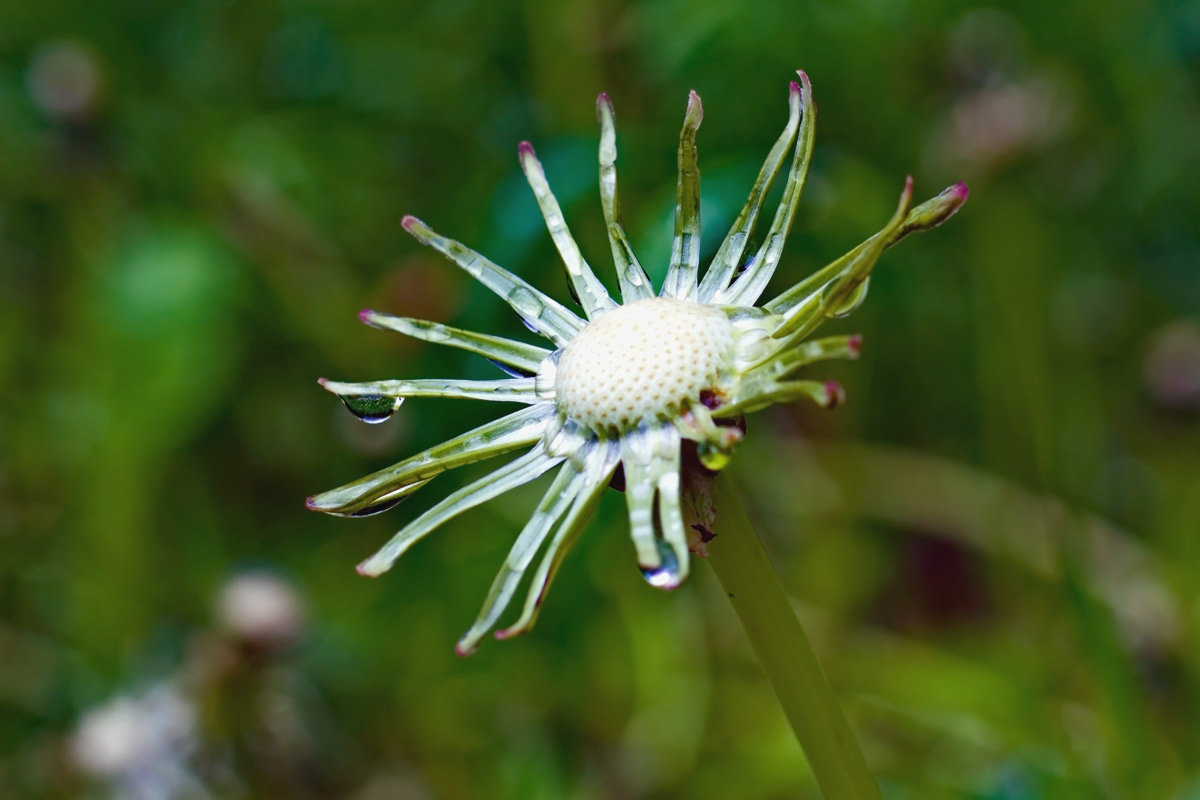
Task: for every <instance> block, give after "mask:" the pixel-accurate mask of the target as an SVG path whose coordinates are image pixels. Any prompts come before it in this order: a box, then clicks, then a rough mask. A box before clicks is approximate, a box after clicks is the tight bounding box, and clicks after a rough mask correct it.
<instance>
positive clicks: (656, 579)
mask: <svg viewBox="0 0 1200 800" xmlns="http://www.w3.org/2000/svg"><path fill="white" fill-rule="evenodd" d="M655 544H657V545H658V554H659V557H660V558H661V559H662V563H661V564H659V565H658V566H657V567H654V568H652V569H648V568H645V567H643V568H642V577H643V578H645V579H646V583H648V584H650V585H651V586H653V587H655V588H656V589H674V588H675V587H677V586H678V585H679V583H680V578H679V559H677V558H675V551H674V550H672V549H671V546H670V545H668V544H667V543H666V542H665V541H663V540H662V539H658V540H656V541H655Z"/></svg>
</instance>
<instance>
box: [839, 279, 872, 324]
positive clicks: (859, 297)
mask: <svg viewBox="0 0 1200 800" xmlns="http://www.w3.org/2000/svg"><path fill="white" fill-rule="evenodd" d="M870 284H871V276H869V275H868V276H867V277H865V278H863V282H862V283H860V284H859V285H858V286H855V287H854V290H853V291H852V292H850V294H849V296H847V297H846V299H845V300H843V301H842V302H841V303H839V304H838V305H836V306H834V307H833V308H832V309H830V311H829V316H831V317H838V318H839V319H840V318H841V317H848V316H850V315H851V314H852V313H854V311H855V310H856V309H857V308H858V307H859V306H861V305H862V304H863V301H864V300H866V299H867V287H869V286H870Z"/></svg>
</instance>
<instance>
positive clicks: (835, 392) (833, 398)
mask: <svg viewBox="0 0 1200 800" xmlns="http://www.w3.org/2000/svg"><path fill="white" fill-rule="evenodd" d="M825 395H826V398H825V407H826V408H837V407H838V406H840V405H841V404H842V403H845V402H846V390H845V389H843V388H842V385H841V384H840V383H838V382H837V381H826V382H825Z"/></svg>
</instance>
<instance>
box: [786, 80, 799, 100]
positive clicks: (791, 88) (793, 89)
mask: <svg viewBox="0 0 1200 800" xmlns="http://www.w3.org/2000/svg"><path fill="white" fill-rule="evenodd" d="M788 94H789V95H792V96H795V95H798V94H800V84H798V83H796V82H795V81H791V82H789V83H788Z"/></svg>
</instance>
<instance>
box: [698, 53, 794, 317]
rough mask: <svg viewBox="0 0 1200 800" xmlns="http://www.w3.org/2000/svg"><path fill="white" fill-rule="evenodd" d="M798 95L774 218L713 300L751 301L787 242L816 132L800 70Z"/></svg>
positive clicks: (773, 267)
mask: <svg viewBox="0 0 1200 800" xmlns="http://www.w3.org/2000/svg"><path fill="white" fill-rule="evenodd" d="M798 74H799V75H800V99H801V106H802V109H801V119H800V133H799V138H798V140H797V142H796V155H795V156H794V157H793V159H792V168H791V170H790V171H789V172H788V179H787V183H786V184H784V187H783V198H782V199H781V200H780V201H779V208H778V209H776V211H775V219H774V220H773V221H772V222H771V228H770V230H768V231H767V236H766V239H765V240H764V241H763V244H762V246H761V247H760V248H759V249H758V252H757V253H756V254H755V255H754V258H753V260H752V261H751V262H750V265H749V266H748V267H747V268H746V269H745V271H743V272H742V274H741V276H739V277H738V278H737V280H735V281H734V282H733V284H732V285H731V286H730V287H729V288H728V289H725V290H724V291H720V292H717V294H716V296H715V297H714V300H716V301H717V302H719V303H727V304H729V305H740V306H749V305H754V303H755V301H757V300H758V296H759V295H760V294H762V293H763V290H764V289H766V288H767V284H768V283H770V281H771V276H772V275H774V274H775V268H776V267H777V266H778V265H779V259H780V257H781V256H782V255H783V246H784V244H785V243H786V242H787V236H788V233H789V232H790V231H791V229H792V221H793V220H795V218H796V209H797V208H798V207H799V205H800V195H801V193H802V192H803V191H804V184H805V182H806V181H807V179H808V168H809V165H810V164H811V163H812V149H813V140H814V137H815V133H816V124H817V107H816V105H815V104H814V103H813V99H812V85H811V84H810V83H809V82H808V76H807V75H806V74H805V73H804V71H803V70H801V71H800V72H799V73H798Z"/></svg>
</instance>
